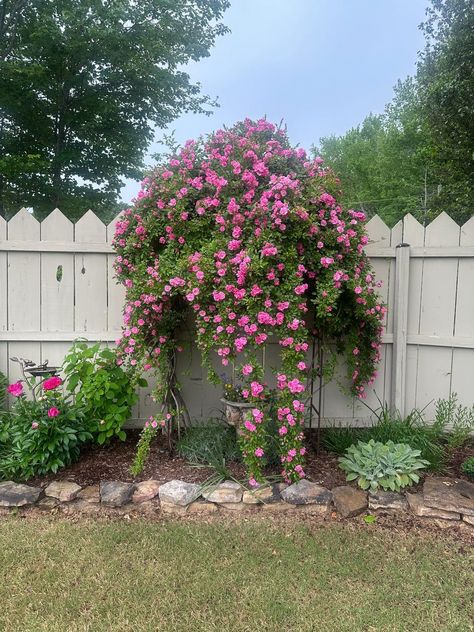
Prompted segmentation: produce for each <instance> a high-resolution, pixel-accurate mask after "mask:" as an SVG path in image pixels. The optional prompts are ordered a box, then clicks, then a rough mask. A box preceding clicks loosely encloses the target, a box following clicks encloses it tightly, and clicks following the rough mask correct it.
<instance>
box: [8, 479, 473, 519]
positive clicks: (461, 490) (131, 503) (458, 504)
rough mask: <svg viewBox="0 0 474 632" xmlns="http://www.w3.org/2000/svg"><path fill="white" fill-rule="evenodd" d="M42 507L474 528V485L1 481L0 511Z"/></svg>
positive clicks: (454, 481)
mask: <svg viewBox="0 0 474 632" xmlns="http://www.w3.org/2000/svg"><path fill="white" fill-rule="evenodd" d="M33 507H36V508H38V509H41V510H45V511H56V510H62V511H65V512H66V513H69V512H70V511H78V512H84V513H95V512H97V511H99V510H100V508H102V507H105V508H110V509H116V510H120V512H121V513H123V511H124V510H126V511H130V510H131V511H133V510H137V509H142V510H143V511H150V512H158V511H159V512H162V513H163V514H178V515H182V514H200V513H201V514H206V513H213V512H218V511H220V510H224V511H251V512H255V511H262V512H264V513H280V512H285V511H288V510H291V509H293V510H296V511H304V512H306V513H309V514H311V515H319V516H325V515H328V514H330V513H331V512H337V513H338V514H339V515H340V516H342V517H343V518H350V517H353V516H357V515H360V514H362V513H364V512H373V511H379V510H384V511H388V512H390V513H394V512H395V513H396V512H400V511H402V512H407V511H409V512H410V513H412V514H414V515H415V516H418V517H421V518H431V519H434V520H436V522H437V523H438V524H439V526H450V525H453V524H465V525H469V526H470V527H473V528H474V484H473V483H469V482H467V481H463V480H459V479H450V478H440V477H429V478H427V479H426V480H425V482H424V485H423V491H422V492H418V493H411V492H407V493H405V494H398V493H395V492H385V491H378V492H377V493H367V492H364V491H362V490H361V489H359V488H356V487H352V486H349V485H343V486H340V487H335V488H334V489H333V490H331V491H330V490H328V489H326V488H325V487H322V486H321V485H318V484H317V483H312V482H310V481H308V480H305V479H303V480H301V481H299V482H298V483H294V484H293V485H285V484H284V483H273V484H269V485H267V486H262V487H261V488H258V489H256V490H248V489H245V488H244V487H243V486H241V485H240V484H239V483H237V482H235V481H230V480H229V481H224V482H223V483H221V484H219V485H217V486H215V487H212V488H206V487H202V486H201V485H197V484H195V483H187V482H185V481H179V480H172V481H168V482H166V483H163V482H160V481H157V480H152V479H151V480H147V481H142V482H140V483H124V482H121V481H101V482H100V484H97V485H89V486H87V487H81V486H79V485H77V484H76V483H74V482H72V481H53V482H52V483H49V484H48V486H47V487H46V488H45V489H44V490H43V489H42V488H40V487H31V486H29V485H23V484H19V483H14V482H12V481H5V482H3V483H0V510H1V509H2V508H3V512H4V513H5V512H6V513H8V512H9V511H11V510H13V511H15V510H17V509H19V508H25V509H29V508H33Z"/></svg>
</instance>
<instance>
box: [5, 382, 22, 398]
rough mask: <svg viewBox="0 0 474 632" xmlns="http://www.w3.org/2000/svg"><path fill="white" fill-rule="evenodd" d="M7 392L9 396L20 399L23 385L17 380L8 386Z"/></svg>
mask: <svg viewBox="0 0 474 632" xmlns="http://www.w3.org/2000/svg"><path fill="white" fill-rule="evenodd" d="M7 391H8V392H9V393H10V395H13V397H20V395H23V384H22V383H21V382H20V381H19V380H18V382H15V383H14V384H10V385H9V386H8V388H7Z"/></svg>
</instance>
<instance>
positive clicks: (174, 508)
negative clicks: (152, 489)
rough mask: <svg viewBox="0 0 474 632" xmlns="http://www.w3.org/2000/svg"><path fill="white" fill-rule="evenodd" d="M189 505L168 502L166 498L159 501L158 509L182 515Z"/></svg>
mask: <svg viewBox="0 0 474 632" xmlns="http://www.w3.org/2000/svg"><path fill="white" fill-rule="evenodd" d="M189 506H190V505H177V504H176V503H169V502H167V501H166V500H162V501H161V502H160V509H161V511H162V512H163V513H165V514H175V515H178V516H182V515H183V514H185V513H187V511H188V507H189Z"/></svg>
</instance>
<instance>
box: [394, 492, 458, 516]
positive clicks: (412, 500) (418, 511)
mask: <svg viewBox="0 0 474 632" xmlns="http://www.w3.org/2000/svg"><path fill="white" fill-rule="evenodd" d="M406 497H407V501H408V506H409V507H410V509H411V510H412V512H413V513H414V514H415V516H421V517H423V518H441V519H442V520H460V519H461V514H459V513H456V512H454V511H444V510H443V509H435V508H434V507H427V506H426V505H425V503H424V499H423V494H408V493H407V495H406Z"/></svg>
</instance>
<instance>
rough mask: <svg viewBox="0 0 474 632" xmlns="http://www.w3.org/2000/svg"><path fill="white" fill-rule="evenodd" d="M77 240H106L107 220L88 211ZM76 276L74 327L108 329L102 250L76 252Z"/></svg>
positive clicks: (78, 224) (79, 329) (81, 330)
mask: <svg viewBox="0 0 474 632" xmlns="http://www.w3.org/2000/svg"><path fill="white" fill-rule="evenodd" d="M75 241H76V242H87V241H93V242H96V243H97V242H104V243H105V242H106V241H107V232H106V228H105V226H104V224H103V223H102V222H101V221H100V219H99V218H98V217H97V216H96V215H94V213H93V212H92V211H87V213H86V214H85V215H83V216H82V217H81V219H80V220H79V221H78V222H77V224H76V226H75ZM74 258H75V263H74V268H75V279H76V297H75V299H76V304H75V329H76V331H77V332H78V333H79V332H87V331H102V330H106V329H107V261H106V259H105V258H104V255H102V254H89V253H81V254H76V255H74Z"/></svg>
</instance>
